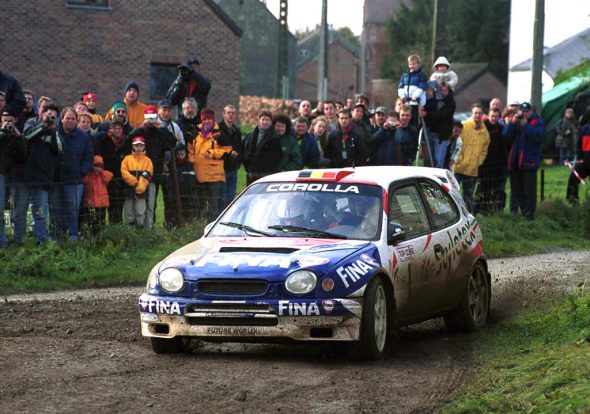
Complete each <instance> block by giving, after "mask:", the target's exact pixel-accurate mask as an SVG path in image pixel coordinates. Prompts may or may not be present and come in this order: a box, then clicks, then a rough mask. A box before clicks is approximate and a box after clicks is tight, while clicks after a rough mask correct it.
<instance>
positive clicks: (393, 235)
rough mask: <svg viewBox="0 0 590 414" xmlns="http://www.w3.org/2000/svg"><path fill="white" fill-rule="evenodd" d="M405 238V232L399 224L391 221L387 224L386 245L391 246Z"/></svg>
mask: <svg viewBox="0 0 590 414" xmlns="http://www.w3.org/2000/svg"><path fill="white" fill-rule="evenodd" d="M405 238H406V232H405V231H404V228H403V227H402V225H401V224H399V223H396V222H395V221H391V222H389V223H387V244H389V245H392V244H395V243H397V242H399V241H402V240H404V239H405Z"/></svg>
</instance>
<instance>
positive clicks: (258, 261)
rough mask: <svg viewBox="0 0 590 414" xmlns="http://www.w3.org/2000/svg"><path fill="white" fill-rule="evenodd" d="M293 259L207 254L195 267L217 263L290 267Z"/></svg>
mask: <svg viewBox="0 0 590 414" xmlns="http://www.w3.org/2000/svg"><path fill="white" fill-rule="evenodd" d="M290 264H291V259H289V257H285V256H282V255H247V254H227V253H219V254H207V255H205V256H203V257H201V258H200V259H199V260H198V261H196V262H195V264H194V266H195V267H204V266H207V265H216V266H219V267H225V266H228V267H232V268H235V267H240V266H251V267H273V266H278V267H283V268H285V269H286V268H288V267H289V266H290Z"/></svg>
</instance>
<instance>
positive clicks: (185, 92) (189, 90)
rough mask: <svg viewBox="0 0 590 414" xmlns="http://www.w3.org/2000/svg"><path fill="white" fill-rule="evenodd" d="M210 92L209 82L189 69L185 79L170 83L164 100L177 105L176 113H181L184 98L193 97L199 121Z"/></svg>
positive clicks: (178, 78) (180, 78) (179, 76)
mask: <svg viewBox="0 0 590 414" xmlns="http://www.w3.org/2000/svg"><path fill="white" fill-rule="evenodd" d="M210 90H211V81H210V80H209V79H207V78H205V77H204V76H203V75H201V74H200V73H198V72H196V71H195V70H193V69H191V70H190V72H189V75H188V76H187V77H182V76H181V75H178V77H177V78H176V79H175V80H174V82H172V85H170V88H169V89H168V92H167V93H166V98H168V99H169V100H170V102H172V103H173V104H174V105H178V109H179V110H178V112H182V102H184V98H186V97H189V96H190V97H193V98H195V100H196V101H197V118H199V120H200V113H201V109H203V108H204V107H206V106H207V96H208V95H209V91H210Z"/></svg>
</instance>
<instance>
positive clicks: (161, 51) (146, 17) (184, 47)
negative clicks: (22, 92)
mask: <svg viewBox="0 0 590 414" xmlns="http://www.w3.org/2000/svg"><path fill="white" fill-rule="evenodd" d="M10 3H11V4H13V5H12V6H11V7H10V8H11V9H12V11H11V17H10V18H9V19H8V18H6V19H4V22H3V24H2V25H1V28H0V50H2V54H3V56H5V57H9V58H5V59H3V60H2V70H3V71H6V72H7V73H10V74H11V75H13V76H14V77H16V78H17V79H18V80H19V81H20V83H21V85H22V86H23V88H27V89H31V90H32V91H33V93H34V95H35V97H39V96H40V95H47V96H50V97H52V98H54V99H55V100H56V101H57V102H58V104H60V105H62V106H64V105H72V104H74V103H75V102H76V101H78V100H80V97H81V94H82V93H83V92H85V91H92V92H95V93H96V94H97V96H98V102H97V106H98V112H99V113H101V114H104V113H105V112H106V111H107V110H108V109H109V108H110V107H111V106H112V104H113V102H115V100H117V99H121V98H122V97H123V88H124V86H125V84H126V83H127V82H128V81H135V82H137V83H138V85H139V89H140V90H139V92H140V94H139V98H140V100H141V101H144V102H146V101H151V102H156V101H158V100H159V99H161V98H162V97H163V96H164V95H165V93H166V91H167V89H168V86H169V85H170V83H171V81H172V80H173V79H174V78H175V76H176V65H178V64H180V63H185V62H186V60H187V57H189V56H196V57H197V58H198V59H199V60H200V63H201V70H202V72H203V74H204V75H205V76H206V77H207V78H209V79H210V80H211V82H212V84H213V87H212V90H211V92H210V94H209V102H208V103H209V105H210V106H212V107H213V108H214V109H215V110H216V111H221V110H222V108H223V106H224V105H225V104H228V103H232V104H234V105H236V106H237V105H238V104H239V90H238V87H239V68H240V60H239V59H240V36H241V35H242V30H241V29H240V28H239V27H238V26H237V25H236V24H235V23H234V22H233V21H232V20H231V19H230V18H229V16H228V15H227V14H226V13H224V12H223V10H222V9H221V8H220V7H219V6H218V5H217V4H216V3H215V2H213V1H212V0H196V1H195V0H174V1H172V0H162V1H145V0H125V1H123V0H63V1H58V2H56V1H52V0H38V1H25V2H18V4H16V2H10Z"/></svg>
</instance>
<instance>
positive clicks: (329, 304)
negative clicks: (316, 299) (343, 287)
mask: <svg viewBox="0 0 590 414" xmlns="http://www.w3.org/2000/svg"><path fill="white" fill-rule="evenodd" d="M334 306H335V304H334V301H333V300H332V299H327V300H324V301H322V307H323V308H324V312H326V313H327V314H330V313H332V311H333V310H334Z"/></svg>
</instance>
